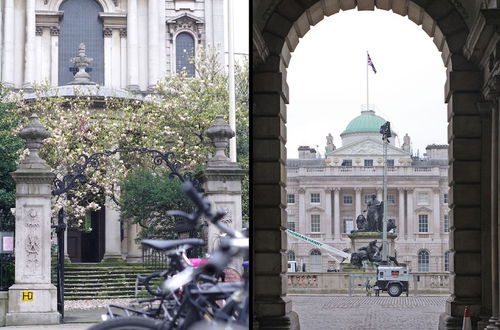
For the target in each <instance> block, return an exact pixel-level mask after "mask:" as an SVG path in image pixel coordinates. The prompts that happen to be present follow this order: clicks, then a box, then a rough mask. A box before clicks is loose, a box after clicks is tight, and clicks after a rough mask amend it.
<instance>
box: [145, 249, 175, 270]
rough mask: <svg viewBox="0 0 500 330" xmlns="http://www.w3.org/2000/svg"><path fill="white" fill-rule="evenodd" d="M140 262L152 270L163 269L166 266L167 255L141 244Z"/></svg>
mask: <svg viewBox="0 0 500 330" xmlns="http://www.w3.org/2000/svg"><path fill="white" fill-rule="evenodd" d="M142 262H143V264H144V267H147V268H151V269H154V270H164V269H166V268H167V267H168V263H169V257H168V256H167V254H166V253H165V252H162V251H158V250H155V249H153V248H149V247H145V246H143V247H142Z"/></svg>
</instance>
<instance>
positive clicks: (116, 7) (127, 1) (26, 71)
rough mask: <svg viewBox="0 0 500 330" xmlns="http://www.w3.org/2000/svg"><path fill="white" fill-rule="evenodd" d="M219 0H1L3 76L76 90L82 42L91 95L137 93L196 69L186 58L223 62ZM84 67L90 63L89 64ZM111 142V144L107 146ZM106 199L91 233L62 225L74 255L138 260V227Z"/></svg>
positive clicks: (18, 84)
mask: <svg viewBox="0 0 500 330" xmlns="http://www.w3.org/2000/svg"><path fill="white" fill-rule="evenodd" d="M223 4H224V0H2V1H0V63H1V65H0V77H1V81H2V83H3V84H5V85H6V86H8V87H10V88H13V89H24V90H25V91H26V94H25V96H27V97H29V95H34V94H33V93H30V89H31V88H32V87H33V85H34V84H37V83H42V82H46V83H48V85H49V86H51V87H52V88H53V91H57V95H60V96H68V97H73V96H74V95H75V92H74V89H73V87H72V86H67V84H68V83H69V82H71V81H72V80H73V79H74V74H75V73H76V72H77V68H76V67H75V65H73V64H72V63H71V62H70V59H71V58H72V57H74V56H76V55H77V52H78V50H79V45H80V44H81V43H84V44H85V51H86V55H87V56H88V57H91V58H92V59H93V61H92V62H91V64H90V66H89V70H88V72H89V74H90V76H91V80H92V81H93V82H95V83H97V84H98V85H100V86H97V87H96V86H93V85H92V86H90V87H89V86H87V89H86V90H89V91H91V93H90V95H101V96H103V97H128V98H136V99H138V100H140V99H142V97H143V96H144V95H147V94H148V93H150V92H151V87H152V86H154V85H155V84H156V82H157V81H158V80H159V79H161V78H162V77H164V76H166V75H170V74H174V73H178V72H180V71H184V70H185V71H186V72H187V74H188V75H194V74H195V72H194V68H193V65H192V64H191V63H190V58H191V57H192V56H194V55H196V53H197V52H198V51H199V49H200V47H204V48H209V47H210V48H215V51H217V53H218V54H219V59H220V61H221V63H223V61H224V56H223V55H224V6H223ZM86 71H87V70H86ZM110 148H111V146H110ZM119 219H120V214H119V212H118V211H116V208H115V207H114V206H113V202H112V201H111V200H106V203H105V207H103V208H101V210H100V211H97V212H93V213H92V214H91V220H90V221H91V227H92V228H93V230H92V231H91V232H90V233H83V232H80V231H78V230H75V229H69V230H68V231H66V234H67V239H66V241H67V243H66V245H65V247H66V250H67V251H66V254H67V255H68V257H69V258H70V260H71V261H73V262H99V261H101V260H116V259H124V258H125V259H127V260H129V261H138V260H140V259H141V257H142V251H141V250H140V247H139V246H138V244H137V243H136V242H135V238H136V237H137V233H138V232H139V230H140V228H139V226H137V225H129V226H124V225H123V226H122V225H121V223H120V221H119Z"/></svg>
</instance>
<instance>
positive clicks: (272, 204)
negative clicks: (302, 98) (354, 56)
mask: <svg viewBox="0 0 500 330" xmlns="http://www.w3.org/2000/svg"><path fill="white" fill-rule="evenodd" d="M481 3H483V4H481ZM485 5H486V6H490V7H493V6H495V4H489V3H486V2H484V1H460V0H457V1H450V0H434V1H431V0H392V1H390V0H378V1H375V0H297V1H289V0H288V1H285V0H275V1H257V0H256V1H254V2H253V8H254V26H253V47H254V76H253V101H254V107H253V114H252V115H253V117H252V120H253V128H252V129H253V215H254V221H253V231H254V232H253V234H254V242H255V243H254V259H253V260H254V262H255V266H254V273H253V274H254V279H253V280H254V291H253V294H254V302H255V307H254V318H255V321H256V323H255V324H256V325H257V324H258V327H259V328H260V329H271V328H272V329H289V328H295V327H296V326H297V322H298V321H297V315H296V314H295V313H294V312H293V311H292V306H291V302H290V300H289V299H288V298H287V296H286V292H287V284H286V283H287V280H286V273H285V272H286V259H285V258H286V254H285V250H286V247H287V244H286V235H285V234H284V232H283V230H284V229H285V228H286V221H287V217H286V210H285V206H286V191H285V186H286V169H285V165H286V146H285V145H286V139H287V136H286V104H287V103H288V100H289V91H288V86H287V82H286V70H287V67H288V65H289V62H290V58H291V53H292V52H293V51H294V49H295V48H296V46H297V44H298V42H299V39H300V38H302V37H303V36H305V35H306V33H307V32H308V31H309V29H310V27H311V26H313V25H315V24H317V23H318V22H320V21H321V20H322V19H323V18H324V17H325V16H330V15H332V14H335V13H338V12H339V11H340V10H349V9H357V10H374V8H378V9H383V10H392V11H393V12H394V13H396V14H399V15H402V16H408V18H409V19H410V20H412V21H413V22H415V23H416V24H418V25H421V26H422V28H423V30H424V31H425V32H426V33H427V34H428V35H429V36H430V37H431V38H433V42H434V43H435V45H436V47H437V49H438V50H439V51H440V52H441V57H442V59H443V63H444V65H445V67H446V68H447V70H446V73H447V81H446V84H445V88H444V90H445V93H444V101H445V102H446V103H447V104H448V122H449V127H448V142H449V144H450V148H449V150H450V151H449V153H450V154H449V165H450V171H449V173H450V177H449V184H450V201H449V206H450V209H451V211H450V250H451V251H452V253H451V254H450V256H451V258H450V283H451V284H450V292H451V295H450V297H449V298H448V300H447V303H446V312H445V313H444V314H443V315H442V316H441V320H440V328H441V329H454V328H458V327H459V326H460V324H461V319H462V315H463V310H464V307H465V305H468V306H469V308H470V309H471V311H472V314H473V317H474V318H475V320H476V321H477V320H481V322H482V324H486V323H487V322H488V319H489V318H490V316H491V315H492V313H493V316H494V315H495V311H496V315H498V301H497V302H496V305H495V301H494V300H495V299H493V302H492V297H494V295H495V290H496V295H497V296H498V277H497V278H496V279H495V271H493V279H492V267H491V261H492V255H493V259H494V258H495V251H497V252H496V253H497V254H496V258H497V259H498V247H495V245H494V244H493V246H492V243H491V242H492V234H491V229H492V228H494V227H495V221H497V222H496V223H498V220H495V219H496V215H495V214H493V215H492V211H493V213H494V212H495V211H494V207H493V208H492V205H494V204H495V203H493V204H492V203H491V201H492V199H493V200H496V199H495V198H497V196H496V195H495V193H494V191H493V190H492V189H493V188H494V187H496V185H497V183H496V179H495V178H496V171H497V167H495V166H496V165H495V164H496V163H497V161H496V159H497V157H498V151H495V150H496V149H498V141H497V138H495V134H493V139H492V138H491V136H492V128H493V129H494V131H495V130H496V128H495V127H497V126H498V118H497V116H496V113H497V111H498V93H497V91H498V86H499V85H498V83H493V84H492V83H491V82H497V81H499V79H498V78H496V77H497V75H498V71H500V70H499V68H498V58H499V56H497V55H492V56H493V59H492V60H491V59H490V60H489V61H490V64H489V65H488V64H485V58H486V59H488V51H491V50H492V49H493V48H494V47H500V46H498V45H500V43H497V42H498V39H497V38H498V36H495V34H494V33H492V30H490V28H491V26H494V25H495V24H497V23H493V20H491V18H492V17H496V18H497V19H498V18H499V17H500V14H499V13H498V12H495V9H492V10H484V11H482V12H480V8H482V7H480V6H483V7H484V6H485ZM495 8H496V7H495ZM488 22H489V23H488ZM488 47H490V48H489V50H488ZM499 53H500V51H499ZM492 54H493V52H492ZM495 54H496V53H495ZM495 59H496V62H495ZM486 62H488V60H487V61H486ZM488 66H489V67H488ZM495 70H496V71H495ZM491 86H493V87H491ZM485 101H491V102H488V103H485ZM478 105H479V106H478ZM491 114H493V117H492V116H491ZM492 118H493V119H492ZM492 123H493V124H492ZM496 136H498V135H496ZM492 142H493V147H492ZM495 148H496V149H495ZM492 151H493V160H494V161H493V162H492ZM492 169H493V171H492ZM492 174H493V180H490V178H491V176H492ZM492 192H493V195H492V194H491V193H492ZM493 266H494V265H493ZM497 266H498V264H497ZM497 268H498V267H497ZM497 274H498V272H497ZM492 309H493V312H492Z"/></svg>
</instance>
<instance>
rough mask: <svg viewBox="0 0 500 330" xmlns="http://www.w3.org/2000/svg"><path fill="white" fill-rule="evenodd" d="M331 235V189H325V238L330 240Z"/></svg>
mask: <svg viewBox="0 0 500 330" xmlns="http://www.w3.org/2000/svg"><path fill="white" fill-rule="evenodd" d="M303 233H304V232H303ZM331 235H332V188H326V189H325V238H330V236H331Z"/></svg>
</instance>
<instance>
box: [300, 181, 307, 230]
mask: <svg viewBox="0 0 500 330" xmlns="http://www.w3.org/2000/svg"><path fill="white" fill-rule="evenodd" d="M298 193H299V226H298V227H299V231H300V232H301V233H306V230H307V219H306V190H305V189H304V188H299V190H298Z"/></svg>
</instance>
